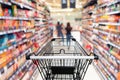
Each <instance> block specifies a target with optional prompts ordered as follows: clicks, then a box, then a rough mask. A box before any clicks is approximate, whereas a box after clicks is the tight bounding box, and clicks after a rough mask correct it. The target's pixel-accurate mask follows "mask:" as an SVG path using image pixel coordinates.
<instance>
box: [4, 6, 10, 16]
mask: <svg viewBox="0 0 120 80" xmlns="http://www.w3.org/2000/svg"><path fill="white" fill-rule="evenodd" d="M4 16H10V15H9V9H7V8H5V9H4Z"/></svg>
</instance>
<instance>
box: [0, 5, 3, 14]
mask: <svg viewBox="0 0 120 80" xmlns="http://www.w3.org/2000/svg"><path fill="white" fill-rule="evenodd" d="M0 16H3V9H2V5H1V4H0Z"/></svg>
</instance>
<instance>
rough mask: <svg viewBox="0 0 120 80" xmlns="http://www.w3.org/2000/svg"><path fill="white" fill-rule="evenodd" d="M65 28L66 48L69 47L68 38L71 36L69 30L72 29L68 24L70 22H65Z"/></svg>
mask: <svg viewBox="0 0 120 80" xmlns="http://www.w3.org/2000/svg"><path fill="white" fill-rule="evenodd" d="M65 30H66V38H67V46H68V49H69V47H70V38H71V31H72V27H71V26H70V23H69V22H68V23H67V27H66V28H65Z"/></svg>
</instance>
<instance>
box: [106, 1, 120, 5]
mask: <svg viewBox="0 0 120 80" xmlns="http://www.w3.org/2000/svg"><path fill="white" fill-rule="evenodd" d="M118 2H120V0H115V1H112V2H109V3H108V4H107V6H110V5H113V4H116V3H118Z"/></svg>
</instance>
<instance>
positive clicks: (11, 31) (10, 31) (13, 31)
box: [0, 29, 26, 35]
mask: <svg viewBox="0 0 120 80" xmlns="http://www.w3.org/2000/svg"><path fill="white" fill-rule="evenodd" d="M20 31H26V29H16V30H8V31H0V35H4V34H10V33H15V32H20Z"/></svg>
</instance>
